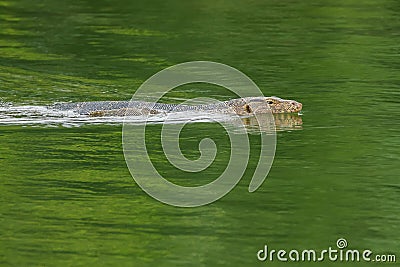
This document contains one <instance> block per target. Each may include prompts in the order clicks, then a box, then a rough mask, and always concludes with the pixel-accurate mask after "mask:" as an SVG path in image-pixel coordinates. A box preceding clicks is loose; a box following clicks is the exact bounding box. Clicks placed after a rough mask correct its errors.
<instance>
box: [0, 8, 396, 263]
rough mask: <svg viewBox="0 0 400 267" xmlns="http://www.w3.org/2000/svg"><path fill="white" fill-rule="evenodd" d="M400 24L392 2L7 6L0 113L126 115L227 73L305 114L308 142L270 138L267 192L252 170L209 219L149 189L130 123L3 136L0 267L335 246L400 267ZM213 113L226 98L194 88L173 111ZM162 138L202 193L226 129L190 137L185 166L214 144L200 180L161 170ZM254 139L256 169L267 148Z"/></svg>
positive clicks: (14, 130) (37, 128)
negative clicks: (164, 90)
mask: <svg viewBox="0 0 400 267" xmlns="http://www.w3.org/2000/svg"><path fill="white" fill-rule="evenodd" d="M399 15H400V5H399V2H398V1H395V0H383V1H372V0H362V1H344V2H343V3H338V2H335V1H331V3H327V1H313V3H308V2H307V3H306V2H304V1H303V2H301V1H284V2H282V1H207V0H203V1H196V2H193V3H189V1H186V2H183V1H168V2H165V1H150V2H149V1H142V2H140V1H125V0H124V1H118V2H116V3H114V2H110V1H93V0H86V1H50V0H41V1H26V0H18V1H0V26H1V27H0V98H1V101H2V102H3V104H2V107H4V106H6V105H8V104H5V103H12V104H13V105H14V106H21V105H30V106H45V105H51V104H53V103H55V102H62V101H95V100H122V99H130V98H131V96H132V94H133V93H134V92H135V90H136V89H137V88H138V87H139V86H140V84H141V83H142V82H144V81H145V80H146V79H148V78H149V77H150V76H151V75H153V74H155V73H156V72H158V71H160V70H162V69H164V68H165V67H168V66H171V65H174V64H177V63H182V62H186V61H192V60H210V61H215V62H221V63H224V64H228V65H230V66H233V67H235V68H237V69H239V70H241V71H243V72H244V73H246V74H247V75H248V76H249V77H250V78H252V79H253V80H254V81H255V82H256V83H257V85H258V86H259V87H260V88H261V90H262V91H263V93H264V94H265V95H277V96H280V97H282V98H287V99H295V100H297V101H300V102H302V103H303V115H302V116H301V119H302V125H301V127H296V128H291V127H289V128H287V129H281V130H280V131H278V132H277V149H276V156H275V160H274V163H273V165H272V168H271V171H270V173H269V175H268V178H267V179H266V181H265V182H264V183H263V185H262V186H261V187H260V188H259V189H258V190H257V191H256V192H254V193H249V192H248V185H249V182H250V179H251V177H252V170H254V169H253V168H254V166H255V164H256V163H257V158H256V156H255V155H253V154H254V153H253V154H252V155H251V158H250V160H251V163H250V164H249V166H248V169H247V172H246V173H245V175H244V177H243V179H242V180H241V181H240V182H239V184H238V186H236V187H235V188H234V190H232V191H231V192H230V193H229V194H227V195H226V196H225V197H223V198H222V199H220V200H219V201H217V202H214V203H212V204H209V205H206V206H203V207H199V208H177V207H172V206H168V205H165V204H162V203H160V202H158V201H156V200H154V199H153V198H151V197H149V196H148V195H147V194H146V193H145V192H143V191H142V190H141V189H140V187H139V186H138V185H137V184H136V183H135V182H134V181H133V179H132V177H131V176H130V173H129V171H128V169H127V167H126V163H125V160H124V156H123V150H122V143H121V136H122V133H121V129H122V127H121V123H78V124H75V123H73V124H64V123H48V124H46V123H40V124H35V123H12V122H10V121H4V120H3V121H2V123H0V178H1V179H0V184H1V186H0V214H1V217H0V236H1V239H0V240H1V241H0V265H3V266H38V265H43V266H87V265H90V264H94V265H99V266H110V265H114V266H225V265H226V266H256V265H260V266H262V265H266V264H268V265H270V266H286V265H287V264H288V263H285V262H279V261H277V260H276V261H274V262H269V261H267V262H259V261H258V260H257V252H258V251H259V250H260V249H262V248H263V247H264V245H266V244H267V245H268V246H269V248H271V249H276V250H278V249H286V250H290V249H292V248H295V249H299V250H303V249H316V250H322V249H327V248H328V247H330V246H331V247H333V248H336V240H337V239H339V238H345V239H346V240H347V242H348V247H349V248H351V249H359V250H364V249H370V250H372V251H373V252H374V253H375V254H397V258H398V259H397V260H399V258H400V215H399V214H400V213H399V211H400V201H399V196H400V182H399V174H400V167H399V160H400V154H399V150H400V139H399V134H400V127H399V116H400V111H399V103H400V101H399V97H400V76H399V71H400V57H399V54H400V20H399V17H400V16H399ZM204 95H207V96H209V97H213V98H216V99H219V100H226V99H230V98H232V94H231V93H229V92H228V91H227V90H223V89H220V88H211V87H210V88H208V87H204V88H203V87H202V88H200V89H199V88H196V87H190V86H187V87H184V88H181V90H178V89H177V90H175V91H174V92H172V93H171V94H170V95H167V96H166V101H168V100H169V101H172V102H174V101H175V102H176V101H178V102H179V101H180V100H184V99H190V98H194V97H199V96H204ZM17 121H18V120H17ZM0 122H1V121H0ZM160 129H161V126H160V125H159V124H154V125H150V126H149V129H148V130H149V132H150V133H153V132H154V135H153V134H149V135H148V139H147V144H148V146H149V147H152V148H153V150H154V153H156V155H155V156H154V158H155V161H156V162H155V165H156V166H157V167H158V168H159V171H160V172H162V173H164V174H166V175H168V177H170V178H171V179H172V180H173V181H175V182H176V183H178V184H179V183H180V184H184V185H193V186H195V185H200V184H205V183H208V182H210V181H212V180H213V179H214V178H215V177H217V175H219V174H220V173H221V172H222V171H223V170H224V168H225V165H226V161H225V159H226V158H227V155H229V143H227V136H226V133H225V132H224V130H223V129H221V128H220V127H217V126H216V125H215V124H213V123H210V122H201V123H193V124H190V125H189V126H188V127H187V128H185V131H184V133H183V141H184V142H182V144H181V145H182V150H183V152H184V153H186V154H187V156H188V157H189V158H193V159H195V158H196V157H198V156H199V151H198V142H199V140H201V139H202V138H204V137H211V138H212V139H213V140H214V141H215V142H216V143H217V144H218V146H217V147H218V149H219V154H218V155H220V160H217V161H216V162H215V163H214V164H213V165H212V166H211V168H210V169H209V170H206V171H204V172H202V173H199V174H188V173H184V172H182V171H178V170H175V169H173V168H171V166H169V165H168V162H167V160H166V159H165V158H162V157H158V156H157V155H158V154H157V152H160V149H161V148H160V146H159V138H158V136H159V135H157V133H159V132H160ZM249 138H250V143H251V146H252V149H254V150H255V151H256V152H257V149H258V150H259V148H260V142H259V139H258V138H257V135H253V134H250V135H249ZM157 150H158V151H157ZM255 154H257V153H255ZM301 264H303V265H304V266H307V265H308V264H309V263H307V262H303V263H301ZM344 264H346V263H345V262H335V263H333V262H329V261H327V260H326V261H325V262H324V263H323V266H341V265H344ZM292 265H293V264H292ZM303 265H302V266H303ZM321 265H322V264H321ZM347 265H348V264H347ZM347 265H346V266H347ZM351 265H352V266H365V262H359V263H351ZM374 265H376V266H380V265H382V264H378V263H369V266H374Z"/></svg>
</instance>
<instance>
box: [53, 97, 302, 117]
mask: <svg viewBox="0 0 400 267" xmlns="http://www.w3.org/2000/svg"><path fill="white" fill-rule="evenodd" d="M53 108H55V109H58V110H71V111H74V112H77V113H79V114H81V115H89V116H125V115H127V116H140V115H150V114H160V113H169V112H185V111H191V112H195V111H202V112H212V113H236V114H238V115H240V116H246V115H251V114H261V113H269V112H272V113H274V114H277V113H297V112H300V111H301V109H302V104H301V103H299V102H297V101H294V100H286V99H281V98H279V97H275V96H271V97H245V98H238V99H232V100H228V101H224V102H219V103H213V104H207V105H206V104H204V105H175V104H163V103H150V102H143V101H97V102H78V103H58V104H55V105H53Z"/></svg>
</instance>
